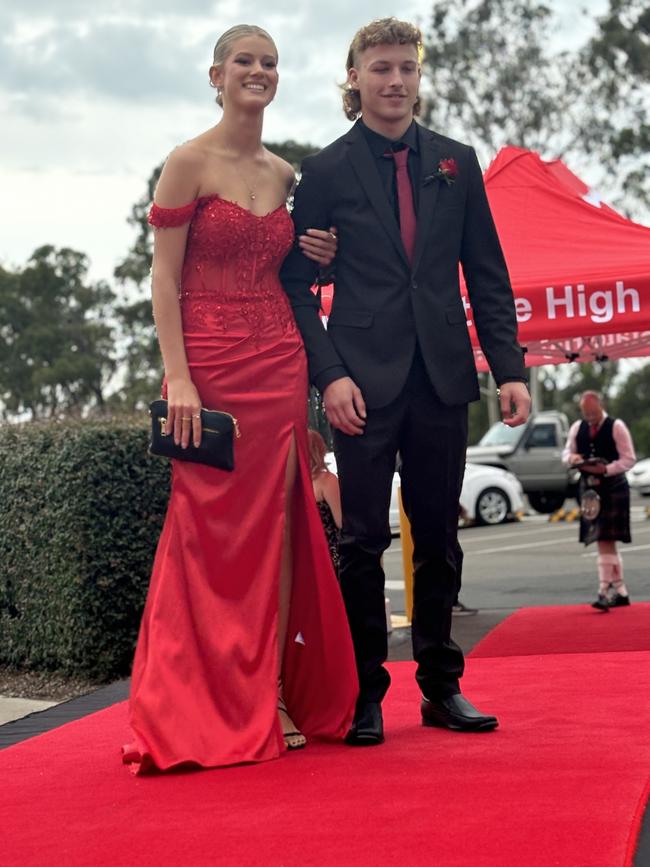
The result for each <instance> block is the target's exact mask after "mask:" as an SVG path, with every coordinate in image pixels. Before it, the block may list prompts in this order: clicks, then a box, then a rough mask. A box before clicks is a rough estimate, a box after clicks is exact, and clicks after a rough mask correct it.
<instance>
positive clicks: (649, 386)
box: [610, 364, 650, 457]
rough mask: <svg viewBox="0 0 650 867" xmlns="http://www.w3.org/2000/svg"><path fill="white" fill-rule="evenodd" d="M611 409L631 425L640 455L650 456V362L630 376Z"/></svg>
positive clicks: (613, 413) (612, 402)
mask: <svg viewBox="0 0 650 867" xmlns="http://www.w3.org/2000/svg"><path fill="white" fill-rule="evenodd" d="M610 411H611V413H612V415H615V416H618V417H620V418H622V419H623V421H624V422H625V423H626V424H627V425H628V426H629V428H630V432H631V434H632V439H633V441H634V445H635V448H636V451H637V454H638V455H639V457H650V364H646V365H645V366H644V367H641V368H640V369H639V370H635V371H633V372H632V373H631V374H630V375H629V376H628V378H627V379H626V381H625V382H624V383H623V385H622V386H621V388H620V389H619V392H618V394H617V395H616V397H615V399H614V400H612V401H611V410H610Z"/></svg>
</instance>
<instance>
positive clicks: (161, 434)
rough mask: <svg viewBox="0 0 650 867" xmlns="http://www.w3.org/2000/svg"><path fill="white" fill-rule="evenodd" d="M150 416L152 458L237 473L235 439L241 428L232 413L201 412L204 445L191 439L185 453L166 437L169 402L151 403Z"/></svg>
mask: <svg viewBox="0 0 650 867" xmlns="http://www.w3.org/2000/svg"><path fill="white" fill-rule="evenodd" d="M149 415H150V416H151V442H150V443H149V451H150V453H151V454H152V455H161V456H162V457H164V458H174V459H175V460H177V461H191V462H192V463H195V464H207V465H208V466H210V467H217V468H218V469H220V470H234V469H235V448H234V441H235V437H239V427H238V426H237V419H236V418H234V417H233V416H232V415H230V413H229V412H219V411H218V410H216V409H202V410H201V443H200V445H199V446H198V447H197V446H195V445H194V444H193V442H192V440H191V439H190V443H189V445H188V447H187V448H186V449H184V448H181V446H180V445H178V446H177V445H176V443H175V442H174V435H173V434H172V433H170V434H166V433H165V424H166V423H167V401H166V400H162V399H161V400H154V401H153V402H152V403H150V404H149Z"/></svg>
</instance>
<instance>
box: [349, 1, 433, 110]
mask: <svg viewBox="0 0 650 867" xmlns="http://www.w3.org/2000/svg"><path fill="white" fill-rule="evenodd" d="M373 45H414V46H415V48H416V49H417V52H418V62H421V61H422V57H423V55H424V46H423V43H422V33H421V31H420V28H419V27H416V26H415V24H409V22H408V21H398V19H397V18H378V19H377V20H376V21H371V22H370V24H366V25H365V27H362V28H361V29H360V30H357V32H356V33H355V34H354V38H353V39H352V42H351V43H350V50H349V51H348V59H347V60H346V62H345V68H346V69H347V71H348V72H349V71H350V70H351V69H352V67H353V66H354V67H356V65H357V62H358V59H359V55H360V54H362V53H363V52H364V51H365V50H366V48H371V47H372V46H373ZM341 90H342V91H343V113H344V114H345V116H346V117H347V118H348V120H356V119H357V118H358V117H359V115H360V114H361V113H362V112H361V94H360V93H359V91H358V90H354V89H353V88H352V87H351V86H350V84H349V82H346V83H345V84H342V85H341ZM419 113H420V97H419V96H418V98H417V100H416V101H415V105H414V106H413V114H415V115H417V114H419Z"/></svg>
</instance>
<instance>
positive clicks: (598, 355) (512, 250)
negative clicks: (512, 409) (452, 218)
mask: <svg viewBox="0 0 650 867" xmlns="http://www.w3.org/2000/svg"><path fill="white" fill-rule="evenodd" d="M485 188H486V190H487V194H488V198H489V200H490V206H491V208H492V214H493V215H494V221H495V223H496V226H497V229H498V232H499V238H500V239H501V244H502V246H503V250H504V253H505V257H506V261H507V263H508V269H509V271H510V277H511V280H512V286H513V290H514V294H515V303H516V308H517V320H518V323H519V340H520V342H521V343H522V344H524V345H525V346H527V347H528V352H527V354H526V364H527V365H528V366H529V367H531V366H535V365H540V364H558V363H560V362H564V361H593V360H604V359H605V358H630V357H635V356H644V355H650V228H648V227H646V226H640V225H638V224H637V223H633V222H632V221H631V220H627V219H626V218H625V217H623V216H621V215H620V214H618V213H617V212H616V211H614V210H612V208H610V207H608V206H607V205H605V204H604V203H602V202H600V201H599V199H598V197H597V196H596V195H595V194H594V193H593V192H590V190H589V188H588V187H587V185H586V184H585V183H583V181H581V180H580V178H578V177H577V176H576V175H574V174H573V172H571V170H570V169H569V168H567V166H566V165H565V164H564V163H563V162H562V161H561V160H553V161H551V162H544V161H543V160H542V159H541V158H540V157H539V155H538V154H536V153H533V152H532V151H528V150H524V149H523V148H516V147H505V148H503V149H502V150H501V151H499V153H498V154H497V156H496V157H495V159H494V161H493V162H492V164H491V165H490V167H489V168H488V170H487V172H486V173H485ZM460 276H461V292H462V295H463V299H464V302H465V307H466V309H467V318H468V327H469V331H470V336H471V339H472V344H473V346H474V353H475V357H476V363H477V367H478V369H479V370H487V369H488V367H487V364H486V361H485V358H484V356H483V353H482V352H481V350H480V347H479V344H478V339H477V336H476V330H475V328H474V325H473V323H472V316H471V307H470V305H469V302H468V300H467V289H466V287H465V283H464V281H463V277H462V272H461V275H460ZM314 289H315V287H314ZM332 296H333V287H332V286H325V287H323V290H322V305H323V314H324V315H325V316H327V315H329V312H330V309H331V305H332Z"/></svg>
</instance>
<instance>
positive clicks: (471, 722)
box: [282, 19, 530, 745]
mask: <svg viewBox="0 0 650 867" xmlns="http://www.w3.org/2000/svg"><path fill="white" fill-rule="evenodd" d="M421 47H422V42H421V34H420V31H419V30H418V29H417V28H416V27H414V26H413V25H411V24H408V23H406V22H401V21H397V20H395V19H382V20H380V21H374V22H372V23H371V24H369V25H367V26H366V27H363V28H361V30H360V31H359V32H358V33H357V34H356V36H355V37H354V39H353V41H352V45H351V47H350V52H349V55H348V62H347V68H348V81H347V85H346V88H345V90H344V94H343V103H344V110H345V112H346V115H347V116H348V117H349V118H350V119H355V118H358V117H359V115H360V116H361V119H358V120H357V122H356V124H355V125H354V126H353V128H352V129H351V130H350V132H348V133H347V134H346V135H344V136H342V137H341V138H340V139H338V140H337V141H335V142H333V143H332V144H331V145H329V146H328V147H326V148H324V150H322V151H321V152H320V153H319V154H317V155H315V156H312V157H309V158H307V159H306V160H305V161H304V163H303V166H302V178H301V181H300V184H299V186H298V189H297V191H296V195H295V204H294V210H293V217H294V222H295V225H296V230H297V234H300V233H303V232H304V230H305V229H306V227H308V226H319V227H329V226H331V225H335V226H337V229H338V237H339V243H338V251H337V260H336V280H335V291H334V302H333V306H332V311H331V315H330V317H329V321H328V327H327V330H325V329H324V328H323V326H322V324H321V321H320V319H319V299H318V297H317V296H314V295H313V294H312V293H311V291H310V286H311V285H312V284H313V282H314V279H315V276H316V275H315V271H314V268H312V266H311V263H309V261H308V260H307V259H305V257H304V256H301V255H300V253H299V251H298V250H296V252H295V253H291V254H290V255H289V256H288V257H287V260H286V261H285V265H284V267H283V272H282V277H283V282H284V285H285V288H286V291H287V293H288V296H289V298H290V300H291V303H292V306H293V309H294V313H295V316H296V320H297V322H298V325H299V327H300V330H301V332H302V335H303V339H304V343H305V347H306V350H307V354H308V358H309V366H310V373H311V378H312V381H313V382H314V383H315V385H316V386H317V388H318V389H319V390H320V391H321V393H322V395H323V399H324V404H325V410H326V413H327V417H328V419H329V421H330V423H331V425H332V426H333V428H334V429H335V434H334V436H335V451H336V461H337V467H338V472H339V477H340V484H341V497H342V506H343V530H342V535H341V573H340V577H341V586H342V591H343V596H344V599H345V604H346V608H347V612H348V617H349V620H350V627H351V631H352V637H353V640H354V646H355V652H356V660H357V668H358V672H359V681H360V694H359V699H358V702H357V708H356V715H355V720H354V723H353V726H352V729H351V730H350V732H349V734H348V738H347V740H348V742H349V743H351V744H354V745H372V744H378V743H381V742H382V741H383V739H384V734H383V720H382V713H381V701H382V699H383V697H384V695H385V693H386V691H387V689H388V686H389V683H390V677H389V674H388V671H387V670H386V668H385V667H384V665H383V664H384V662H385V660H386V656H387V635H386V619H385V615H384V573H383V570H382V567H381V555H382V553H383V551H385V550H386V548H387V547H388V546H389V544H390V531H389V523H388V508H389V502H390V492H391V480H392V476H393V472H394V469H395V461H396V455H397V453H398V452H399V454H400V456H401V478H402V497H403V502H404V507H405V510H406V513H407V515H408V517H409V520H410V522H411V531H412V535H413V543H414V557H413V562H414V610H413V629H412V633H413V654H414V658H415V660H416V662H417V674H416V678H417V682H418V685H419V687H420V689H421V691H422V704H421V714H422V721H423V723H424V724H425V725H438V726H444V727H447V728H450V729H454V730H460V731H488V730H491V729H493V728H495V727H496V726H497V724H498V723H497V719H496V717H494V716H490V715H485V714H482V713H480V712H479V711H478V710H477V709H476V708H474V707H473V706H472V705H471V704H470V702H469V701H467V700H466V699H465V698H464V697H463V696H462V695H461V693H460V686H459V680H460V677H461V675H462V673H463V667H464V660H463V654H462V651H461V650H460V648H459V647H458V646H457V645H456V644H455V643H454V642H453V641H452V640H451V637H450V632H451V613H452V606H453V603H454V600H455V597H456V593H457V590H458V586H457V583H458V575H459V568H460V563H459V554H458V551H459V548H458V540H457V529H458V501H459V495H460V490H461V485H462V479H463V472H464V466H465V448H466V441H467V404H468V402H469V401H472V400H477V399H478V398H479V388H478V380H477V376H476V368H475V365H474V358H473V353H472V348H471V345H470V340H469V335H468V331H467V326H466V317H465V309H464V306H463V302H462V300H461V296H460V292H459V283H458V265H459V262H460V263H461V265H462V267H463V271H464V275H465V280H466V283H467V286H468V290H469V295H470V301H471V305H472V310H473V317H474V320H475V322H476V327H477V329H478V335H479V339H480V341H481V347H482V349H483V351H484V352H485V355H486V357H487V359H488V362H489V364H490V368H491V370H492V373H493V374H494V377H495V379H496V381H497V384H498V385H499V387H500V395H501V411H502V414H503V419H504V422H505V423H506V424H508V425H512V426H514V425H518V424H522V423H523V422H524V421H525V420H526V418H527V416H528V412H529V408H530V397H529V395H528V390H527V388H526V385H525V382H526V379H525V372H524V363H523V354H522V350H521V347H520V346H519V345H518V344H517V337H516V333H517V328H516V319H515V310H514V303H513V297H512V290H511V288H510V283H509V278H508V272H507V269H506V265H505V262H504V258H503V254H502V252H501V247H500V245H499V240H498V237H497V234H496V231H495V228H494V224H493V221H492V217H491V214H490V209H489V205H488V202H487V198H486V195H485V189H484V186H483V178H482V174H481V169H480V167H479V164H478V161H477V158H476V155H475V153H474V151H473V149H472V148H471V147H468V146H467V145H464V144H460V143H459V142H456V141H453V140H452V139H448V138H445V137H444V136H441V135H438V134H437V133H434V132H432V131H430V130H428V129H425V128H424V127H422V126H420V125H419V124H417V123H416V122H415V120H414V114H416V113H417V111H418V109H419V104H418V102H419V100H418V88H419V83H420V75H421V71H420V64H419V56H420V51H421Z"/></svg>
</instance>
